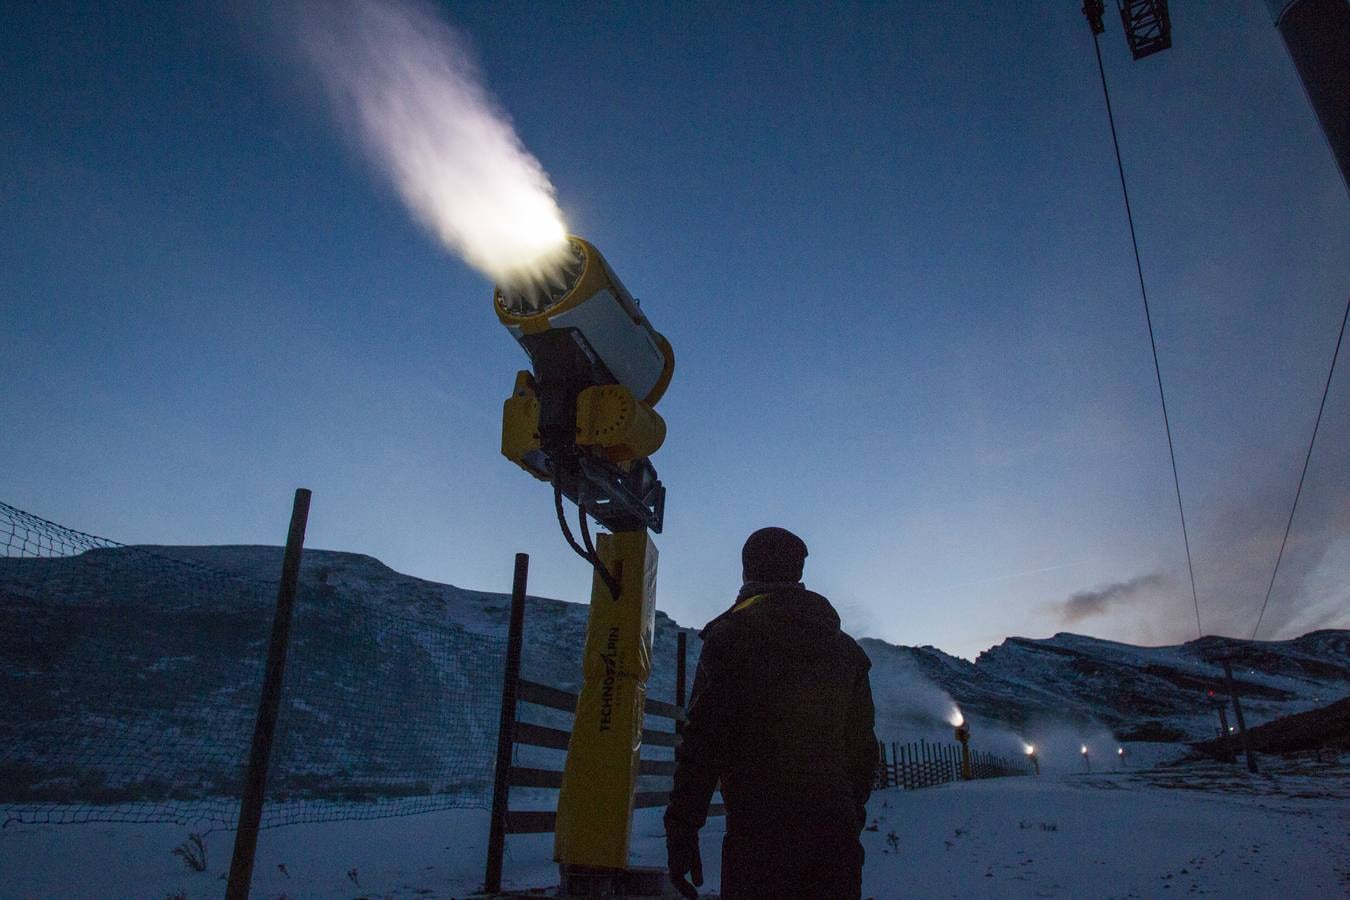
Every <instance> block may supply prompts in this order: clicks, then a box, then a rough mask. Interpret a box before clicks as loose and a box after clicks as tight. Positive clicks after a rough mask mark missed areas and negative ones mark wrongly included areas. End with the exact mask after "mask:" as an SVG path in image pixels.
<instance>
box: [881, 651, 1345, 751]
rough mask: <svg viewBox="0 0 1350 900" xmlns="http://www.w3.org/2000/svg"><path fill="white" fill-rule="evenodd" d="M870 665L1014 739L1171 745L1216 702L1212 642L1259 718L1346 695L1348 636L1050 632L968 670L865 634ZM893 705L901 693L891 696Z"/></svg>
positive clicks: (1207, 724)
mask: <svg viewBox="0 0 1350 900" xmlns="http://www.w3.org/2000/svg"><path fill="white" fill-rule="evenodd" d="M862 643H863V646H864V647H865V648H866V649H867V652H868V654H869V655H870V656H871V657H872V660H873V663H874V664H875V665H876V666H877V670H876V673H875V674H874V675H873V685H874V690H875V689H876V684H877V681H878V677H880V678H881V679H883V680H884V678H885V675H884V674H882V673H884V672H885V671H886V670H887V667H890V668H896V667H897V666H898V667H899V669H900V671H901V673H902V675H901V677H902V679H903V677H904V673H906V672H919V673H921V674H922V675H923V676H924V677H925V678H926V679H927V680H929V681H931V682H932V683H934V684H936V685H938V686H940V687H941V688H942V689H943V690H944V691H946V692H947V693H948V694H950V695H951V696H952V697H953V698H954V699H955V700H956V701H957V702H958V703H959V704H960V705H961V707H962V709H963V710H964V711H965V712H966V714H967V715H970V716H973V717H976V718H979V719H985V720H989V721H992V722H996V723H999V724H1001V725H1004V726H1007V727H1008V728H1009V729H1011V730H1014V731H1018V732H1023V733H1025V732H1026V731H1027V730H1028V729H1029V728H1031V727H1033V726H1036V725H1038V724H1044V723H1046V722H1063V723H1066V724H1081V725H1091V724H1096V725H1099V726H1101V727H1104V728H1106V729H1108V730H1110V731H1112V732H1113V733H1114V734H1115V735H1116V737H1117V738H1119V739H1120V740H1126V741H1128V740H1141V741H1179V740H1191V739H1196V740H1198V739H1200V738H1203V737H1208V736H1211V735H1212V734H1213V733H1214V721H1215V714H1214V711H1213V708H1212V706H1211V705H1210V703H1209V702H1208V697H1207V693H1208V691H1210V690H1213V691H1215V692H1216V693H1217V694H1219V695H1221V696H1226V695H1227V691H1228V688H1227V685H1226V683H1225V680H1224V675H1223V669H1222V667H1221V665H1220V664H1219V663H1217V662H1213V661H1210V659H1209V658H1208V657H1207V654H1208V653H1210V652H1212V651H1214V650H1216V649H1217V648H1219V647H1220V646H1223V647H1225V648H1227V651H1228V652H1230V653H1231V654H1232V656H1233V658H1232V661H1231V665H1232V668H1233V673H1234V680H1235V682H1236V684H1237V688H1238V692H1239V695H1240V696H1241V698H1242V704H1243V711H1244V713H1245V714H1246V717H1247V720H1248V722H1249V723H1253V724H1255V723H1259V722H1263V721H1266V720H1269V719H1273V718H1277V717H1279V716H1283V715H1288V714H1290V713H1293V712H1300V711H1303V710H1307V709H1311V708H1315V707H1318V706H1322V705H1325V704H1327V703H1330V702H1332V701H1334V700H1337V699H1340V698H1342V697H1345V696H1347V695H1350V631H1315V632H1312V633H1310V634H1306V635H1304V636H1303V637H1300V638H1295V639H1294V640H1289V641H1245V640H1234V639H1224V638H1214V637H1206V638H1201V639H1199V640H1195V641H1190V642H1188V643H1185V644H1181V645H1178V646H1171V647H1136V646H1132V645H1130V644H1121V643H1116V642H1114V641H1104V640H1099V639H1097V638H1091V637H1084V636H1082V635H1076V634H1068V633H1061V634H1057V635H1055V636H1054V637H1052V638H1045V639H1042V640H1033V639H1030V638H1021V637H1012V638H1008V639H1007V640H1005V641H1004V642H1003V643H1001V644H999V645H998V646H996V647H993V648H991V649H989V650H986V651H985V652H984V653H981V654H980V655H979V657H977V658H976V660H975V662H974V663H970V662H967V661H965V660H962V659H958V658H956V657H952V656H949V655H947V654H946V653H943V652H942V651H940V650H937V649H936V648H933V647H896V646H893V645H890V644H886V643H884V642H882V641H877V640H872V639H865V640H864V641H863V642H862ZM894 699H895V700H897V701H900V702H903V698H894Z"/></svg>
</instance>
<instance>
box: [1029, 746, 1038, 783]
mask: <svg viewBox="0 0 1350 900" xmlns="http://www.w3.org/2000/svg"><path fill="white" fill-rule="evenodd" d="M1027 759H1029V760H1031V767H1032V768H1033V769H1035V770H1036V774H1037V775H1040V774H1041V760H1040V758H1039V757H1038V756H1036V745H1034V744H1027Z"/></svg>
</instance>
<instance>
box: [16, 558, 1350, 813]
mask: <svg viewBox="0 0 1350 900" xmlns="http://www.w3.org/2000/svg"><path fill="white" fill-rule="evenodd" d="M281 555H282V550H281V548H279V547H252V546H223V547H133V548H112V549H99V550H91V551H89V552H87V553H84V554H81V555H79V556H74V557H61V558H49V559H13V558H6V559H0V683H2V684H3V686H4V692H5V697H6V703H5V704H4V705H3V706H0V802H6V801H8V802H15V801H28V802H34V801H40V800H52V801H65V800H72V799H82V800H99V801H103V802H117V801H127V800H144V799H147V798H150V799H166V798H167V799H175V798H176V799H198V798H200V797H202V796H207V795H211V794H218V793H231V792H234V791H236V790H237V788H238V779H239V775H240V773H239V765H240V761H241V760H242V759H244V758H245V756H246V754H247V746H248V740H249V735H250V734H251V731H252V727H253V718H254V715H255V711H254V704H255V702H256V697H257V696H258V688H259V684H260V679H261V664H262V659H263V656H264V654H265V651H266V642H267V635H268V629H269V627H270V623H271V617H272V607H273V603H274V598H275V578H276V577H277V573H278V572H279V571H280V568H281ZM299 597H300V602H299V606H298V609H297V617H296V621H295V625H294V629H293V645H292V652H291V657H290V660H289V662H288V668H287V682H286V696H287V705H286V707H285V708H284V710H283V715H282V730H281V733H280V735H279V741H280V743H279V746H278V751H277V755H278V762H277V763H276V768H275V770H274V773H275V777H274V778H273V782H272V783H273V785H274V786H275V788H276V790H277V791H279V792H280V793H282V794H285V795H287V796H290V797H292V798H296V797H300V798H303V797H331V796H341V797H348V798H353V797H376V796H395V795H400V794H429V793H431V794H434V793H448V792H456V791H460V792H470V793H473V794H475V795H480V794H481V793H482V792H483V791H484V790H485V778H486V777H487V773H488V772H490V770H491V760H492V756H493V752H494V748H495V732H496V722H497V715H498V705H499V702H500V699H499V698H500V682H501V666H502V662H503V658H504V638H505V633H506V623H507V617H508V608H509V598H508V596H507V595H505V594H500V593H488V592H480V591H471V590H465V589H462V588H458V587H454V586H452V585H446V584H438V583H435V582H430V581H424V580H422V579H418V578H412V577H410V576H407V575H402V574H399V573H397V572H395V571H393V570H392V569H390V568H388V567H387V566H385V565H383V564H382V563H380V562H379V561H377V560H375V559H373V558H371V557H368V556H362V555H358V554H352V553H338V552H332V551H324V550H306V551H305V555H304V566H303V568H302V572H301V585H300V593H299ZM586 616H587V607H586V606H585V605H584V604H579V603H567V602H562V601H557V600H549V599H545V598H540V597H531V598H530V600H529V604H528V606H527V611H526V619H525V648H524V652H523V662H522V667H523V674H524V676H525V677H526V678H530V679H532V680H536V681H541V682H545V683H548V684H552V685H555V686H557V687H561V688H564V689H569V690H575V689H576V688H577V687H578V686H579V681H580V665H579V652H580V648H581V645H582V641H583V639H584V634H585V627H586ZM679 630H681V628H680V626H679V625H677V624H676V623H675V622H674V621H672V620H671V619H670V618H669V617H667V616H666V615H664V614H663V613H658V614H657V622H656V638H655V648H654V671H653V676H652V680H651V682H650V684H649V689H648V690H649V694H650V695H651V696H654V697H656V698H658V699H663V700H668V701H669V700H672V699H673V698H674V673H675V670H676V669H675V646H676V640H675V635H676V633H677V632H678V631H679ZM685 630H686V631H688V632H689V635H690V637H689V651H690V666H689V677H690V679H691V680H692V673H693V663H694V661H695V660H696V659H697V654H698V652H699V646H700V644H699V641H698V638H697V635H696V633H694V632H693V631H692V630H688V629H685ZM1214 643H1215V641H1214V639H1204V640H1200V641H1194V642H1191V643H1187V644H1184V645H1181V646H1177V647H1155V648H1142V647H1133V646H1130V645H1127V644H1118V643H1113V642H1110V641H1101V640H1096V639H1093V638H1087V637H1081V636H1078V635H1072V634H1059V635H1056V636H1055V637H1053V638H1048V639H1045V640H1030V639H1026V638H1009V639H1008V640H1006V641H1004V642H1003V643H1002V644H1000V645H999V646H997V647H994V648H992V649H990V650H988V651H986V652H985V653H983V654H981V655H980V656H979V658H978V659H977V660H976V661H975V662H974V663H970V662H967V661H965V660H961V659H958V658H956V657H953V656H949V655H948V654H945V653H943V652H942V651H940V650H937V649H935V648H933V647H897V646H894V645H891V644H887V643H885V642H882V641H878V640H874V639H866V640H864V641H863V642H862V644H863V646H864V648H865V649H866V651H867V653H868V654H869V655H870V657H871V658H872V660H873V663H874V668H873V672H872V684H873V692H874V694H875V697H876V702H877V712H878V734H879V736H881V737H882V738H884V739H887V740H891V739H895V740H900V741H908V740H913V739H915V738H916V737H919V736H929V737H933V738H946V739H949V738H950V733H951V732H950V725H947V724H944V720H945V719H946V717H947V716H948V715H949V713H951V707H952V701H955V703H956V704H959V706H960V707H961V709H962V711H963V714H964V715H965V716H967V717H969V718H972V719H974V720H976V721H977V722H978V723H980V724H981V725H985V724H986V723H987V725H988V726H989V727H986V728H985V729H984V730H983V731H980V730H978V729H977V731H976V734H977V739H976V743H977V744H979V743H980V740H981V738H980V737H978V736H979V735H984V736H985V737H984V739H985V740H986V741H988V740H992V736H993V735H994V734H995V732H997V731H998V730H999V729H1002V730H1004V731H1005V732H1007V733H1009V734H1011V733H1017V734H1023V733H1028V732H1029V730H1030V729H1033V728H1034V727H1038V726H1043V725H1045V724H1046V723H1062V724H1066V725H1074V726H1079V725H1083V726H1094V727H1101V728H1105V729H1108V730H1111V731H1112V732H1114V733H1115V734H1116V735H1117V736H1118V737H1119V738H1121V739H1126V740H1128V739H1136V740H1178V739H1182V738H1191V739H1200V738H1203V737H1207V736H1211V735H1212V734H1213V726H1212V719H1213V713H1212V711H1211V709H1210V707H1209V706H1208V705H1207V704H1206V700H1205V692H1206V690H1208V689H1211V688H1213V689H1215V690H1218V691H1220V692H1222V691H1224V690H1225V688H1224V686H1223V683H1222V673H1221V670H1220V669H1219V667H1218V666H1217V665H1216V664H1214V663H1211V662H1207V661H1206V659H1205V656H1204V654H1205V651H1206V650H1207V649H1208V648H1209V647H1211V646H1212V645H1213V644H1214ZM1232 643H1233V645H1234V648H1235V650H1236V653H1237V658H1236V659H1235V661H1234V670H1235V674H1236V675H1237V677H1238V679H1239V681H1240V689H1241V691H1242V695H1243V698H1244V700H1243V702H1244V706H1245V709H1246V711H1247V716H1248V720H1249V722H1251V723H1252V724H1257V723H1260V722H1262V721H1266V720H1268V719H1272V718H1275V717H1277V716H1281V715H1286V714H1289V713H1294V712H1300V711H1303V710H1306V709H1310V708H1313V707H1316V706H1320V705H1325V704H1326V703H1329V702H1331V701H1333V700H1337V699H1339V698H1341V697H1344V696H1346V695H1347V694H1350V632H1346V631H1319V632H1314V633H1312V634H1308V635H1305V636H1303V637H1301V638H1298V639H1296V640H1292V641H1264V642H1247V641H1235V642H1232ZM545 718H547V714H545ZM985 746H988V744H985ZM1001 749H1006V748H1001Z"/></svg>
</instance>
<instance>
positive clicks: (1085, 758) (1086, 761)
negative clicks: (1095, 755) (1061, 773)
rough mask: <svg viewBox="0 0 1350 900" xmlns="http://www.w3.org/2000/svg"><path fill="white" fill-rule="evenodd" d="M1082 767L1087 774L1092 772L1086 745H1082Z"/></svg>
mask: <svg viewBox="0 0 1350 900" xmlns="http://www.w3.org/2000/svg"><path fill="white" fill-rule="evenodd" d="M1083 765H1084V766H1085V767H1086V768H1087V770H1088V771H1089V772H1091V771H1092V757H1091V756H1089V755H1088V748H1087V744H1084V745H1083Z"/></svg>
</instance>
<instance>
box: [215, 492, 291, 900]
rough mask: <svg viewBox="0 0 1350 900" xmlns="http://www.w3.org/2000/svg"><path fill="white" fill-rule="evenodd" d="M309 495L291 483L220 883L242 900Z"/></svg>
mask: <svg viewBox="0 0 1350 900" xmlns="http://www.w3.org/2000/svg"><path fill="white" fill-rule="evenodd" d="M309 498H310V492H309V491H308V490H306V489H305V488H297V489H296V491H295V502H294V503H293V504H292V506H291V528H290V532H289V533H288V534H287V535H286V555H285V557H284V558H283V559H282V563H281V584H280V586H279V587H278V588H277V611H276V615H275V617H274V618H273V619H272V638H271V641H270V642H269V643H268V646H267V668H266V669H265V670H264V671H263V685H262V698H261V699H260V700H259V701H258V720H257V722H256V723H255V725H254V726H253V746H252V749H251V750H250V751H249V756H248V774H247V775H246V776H245V779H244V799H243V803H242V804H240V807H239V827H238V829H237V830H236V831H235V833H234V856H233V857H232V858H231V860H230V879H229V881H228V882H227V883H226V887H225V896H226V898H227V900H246V898H247V897H248V892H249V888H250V886H251V884H252V882H253V854H254V852H255V851H256V850H257V849H258V825H259V823H260V822H261V821H262V808H263V795H264V793H265V792H266V790H267V766H268V763H269V762H270V760H271V756H272V738H273V736H274V735H275V734H276V729H277V713H278V711H279V710H280V708H281V680H282V676H283V675H284V674H285V670H286V647H287V645H288V644H289V642H290V636H291V617H292V613H293V612H294V610H295V589H296V585H297V583H298V582H299V580H300V556H301V554H302V552H303V551H304V548H305V526H306V525H307V524H308V522H309Z"/></svg>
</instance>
